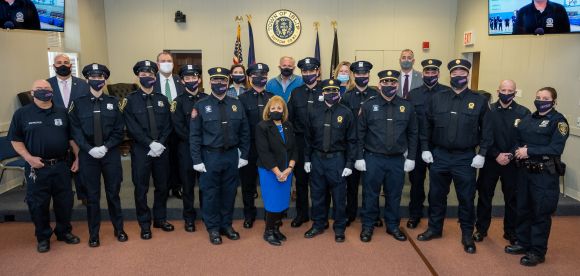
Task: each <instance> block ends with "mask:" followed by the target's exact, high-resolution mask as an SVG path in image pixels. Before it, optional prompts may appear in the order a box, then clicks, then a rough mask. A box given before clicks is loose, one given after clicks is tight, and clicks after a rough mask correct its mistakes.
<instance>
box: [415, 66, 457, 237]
mask: <svg viewBox="0 0 580 276" xmlns="http://www.w3.org/2000/svg"><path fill="white" fill-rule="evenodd" d="M441 64H442V62H441V61H440V60H437V59H426V60H423V61H422V62H421V65H422V66H423V85H421V86H419V87H417V88H415V89H413V90H411V91H410V92H409V96H408V97H407V100H409V101H410V102H411V103H412V104H413V107H414V108H415V113H416V114H417V123H418V126H419V133H421V131H422V130H423V129H424V128H423V127H422V126H423V122H424V120H425V106H426V105H427V103H428V102H429V100H430V99H431V96H433V94H436V93H439V92H441V91H444V90H449V89H451V88H449V86H446V85H443V84H441V83H439V67H440V66H441ZM419 144H420V141H418V145H417V156H415V159H414V160H415V169H414V170H412V171H410V172H409V181H410V182H411V192H410V201H409V220H408V221H407V228H410V229H415V228H417V225H418V224H419V223H420V222H421V218H422V217H423V208H424V206H423V202H425V176H426V174H427V164H426V163H425V162H424V161H423V159H421V150H420V145H419Z"/></svg>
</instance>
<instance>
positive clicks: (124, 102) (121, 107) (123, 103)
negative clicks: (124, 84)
mask: <svg viewBox="0 0 580 276" xmlns="http://www.w3.org/2000/svg"><path fill="white" fill-rule="evenodd" d="M125 106H127V98H123V99H121V100H120V101H119V110H121V112H123V111H124V110H125Z"/></svg>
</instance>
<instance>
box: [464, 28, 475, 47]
mask: <svg viewBox="0 0 580 276" xmlns="http://www.w3.org/2000/svg"><path fill="white" fill-rule="evenodd" d="M463 45H464V46H473V32H472V31H469V32H465V33H463Z"/></svg>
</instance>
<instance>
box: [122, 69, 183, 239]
mask: <svg viewBox="0 0 580 276" xmlns="http://www.w3.org/2000/svg"><path fill="white" fill-rule="evenodd" d="M157 70H158V69H157V64H156V63H155V62H153V61H150V60H143V61H139V62H137V63H136V64H135V66H133V73H134V74H135V75H136V76H137V77H138V78H139V84H140V88H139V89H138V90H136V91H134V92H132V93H130V94H129V95H127V97H126V98H125V100H124V101H123V102H121V110H122V111H123V110H124V112H123V115H124V117H125V123H126V124H127V132H128V134H129V137H131V138H133V140H134V143H133V145H132V146H131V175H132V178H133V184H134V185H135V209H136V211H137V221H138V222H139V226H140V227H141V238H142V239H144V240H148V239H151V237H152V233H151V210H150V209H149V206H147V192H148V191H149V178H150V177H151V174H152V175H153V185H154V186H155V193H154V199H153V227H155V228H161V229H162V230H163V231H166V232H170V231H173V229H174V228H173V225H171V224H170V223H169V222H167V220H166V219H167V196H168V192H167V189H168V187H167V185H168V180H169V158H168V152H167V151H166V150H165V149H166V146H165V144H166V142H167V138H168V137H169V134H170V133H171V131H172V125H171V113H170V110H169V109H170V107H169V102H168V100H167V97H165V96H164V95H162V94H161V93H155V91H154V89H153V84H154V83H155V75H156V74H157ZM153 168H155V169H153Z"/></svg>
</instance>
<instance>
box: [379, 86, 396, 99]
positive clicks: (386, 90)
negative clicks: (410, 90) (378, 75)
mask: <svg viewBox="0 0 580 276" xmlns="http://www.w3.org/2000/svg"><path fill="white" fill-rule="evenodd" d="M381 94H383V96H385V97H387V98H390V97H393V96H395V95H396V94H397V87H396V86H382V87H381Z"/></svg>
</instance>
